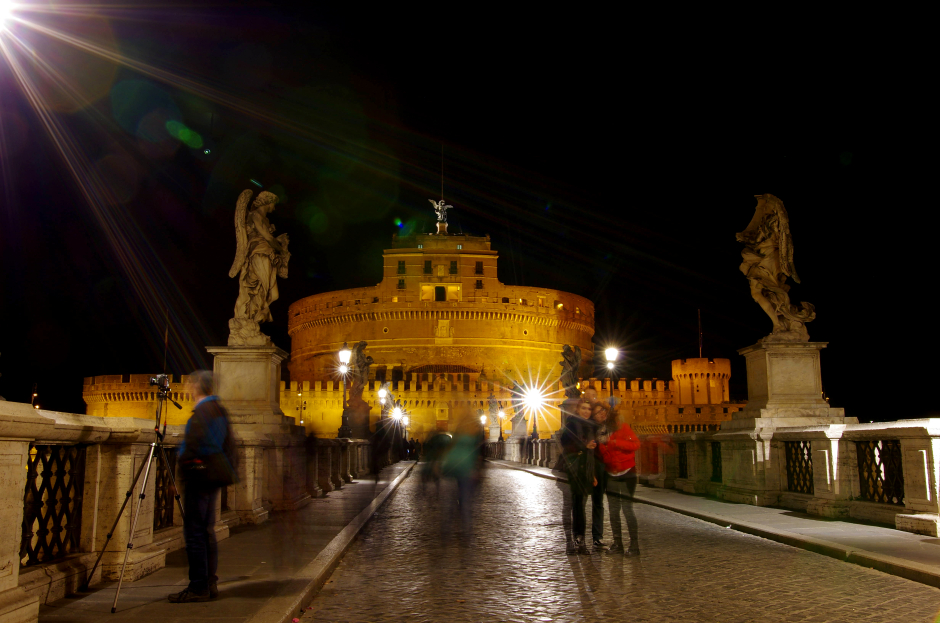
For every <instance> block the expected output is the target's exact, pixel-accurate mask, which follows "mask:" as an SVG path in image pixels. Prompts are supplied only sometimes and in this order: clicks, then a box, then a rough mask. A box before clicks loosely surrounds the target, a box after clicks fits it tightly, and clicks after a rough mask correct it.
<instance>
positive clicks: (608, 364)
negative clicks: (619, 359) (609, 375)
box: [607, 361, 614, 370]
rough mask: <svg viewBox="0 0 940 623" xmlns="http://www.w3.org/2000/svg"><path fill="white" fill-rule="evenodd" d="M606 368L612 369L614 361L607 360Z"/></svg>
mask: <svg viewBox="0 0 940 623" xmlns="http://www.w3.org/2000/svg"><path fill="white" fill-rule="evenodd" d="M607 369H608V370H613V369H614V362H613V361H608V362H607Z"/></svg>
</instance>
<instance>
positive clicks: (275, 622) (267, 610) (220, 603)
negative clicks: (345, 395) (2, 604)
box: [39, 461, 414, 623]
mask: <svg viewBox="0 0 940 623" xmlns="http://www.w3.org/2000/svg"><path fill="white" fill-rule="evenodd" d="M413 465H414V462H413V461H404V462H400V463H396V464H394V465H391V466H389V467H387V468H385V469H383V470H382V472H381V474H380V475H379V479H378V481H376V479H375V477H374V476H372V477H366V478H360V479H358V480H356V481H354V482H353V483H351V484H347V485H345V486H344V487H343V488H342V489H341V490H339V491H333V492H331V493H330V494H329V495H328V496H327V497H323V498H317V499H315V500H312V501H311V502H310V504H308V505H307V506H305V507H303V508H302V509H300V510H298V511H296V512H283V513H274V514H272V516H271V517H272V518H271V520H270V521H268V522H266V523H264V524H262V525H260V526H238V527H236V528H233V529H232V531H231V536H230V537H229V538H228V539H225V540H224V541H220V542H219V598H218V599H216V600H214V601H210V602H205V603H192V604H171V603H169V602H168V601H167V595H168V594H170V593H175V592H179V591H181V590H182V589H184V588H185V587H186V585H187V584H188V576H187V574H188V565H187V562H186V551H185V550H178V551H176V552H173V553H171V554H168V555H167V557H166V567H164V568H163V569H161V570H159V571H157V572H155V573H152V574H150V575H148V576H147V577H144V578H141V579H140V580H138V581H137V582H130V583H127V582H125V583H124V585H123V586H122V587H121V597H120V599H119V600H118V605H117V613H116V614H113V615H112V614H110V612H111V603H112V602H113V600H114V590H115V587H116V585H117V583H116V582H109V583H106V584H97V585H95V586H93V587H92V589H91V591H90V592H89V593H87V594H83V595H75V596H72V597H68V598H66V599H61V600H59V601H56V602H54V603H52V604H49V605H46V606H42V607H41V608H40V610H39V620H40V621H42V622H47V623H65V622H72V621H75V622H82V623H84V622H89V623H90V622H91V621H115V622H119V621H137V622H141V623H146V622H148V621H154V622H157V621H159V622H160V623H169V622H175V621H179V622H184V621H185V622H190V621H205V620H209V619H211V620H212V621H214V622H216V623H229V622H231V623H235V622H245V621H249V622H251V623H280V622H281V621H290V619H291V618H292V617H294V616H297V614H298V613H299V611H300V608H301V607H302V606H304V605H306V603H307V602H309V600H310V599H311V598H312V595H313V593H315V592H316V590H317V589H318V588H319V587H320V585H322V584H323V582H325V581H326V580H327V578H328V577H329V575H330V573H331V572H332V570H333V568H334V567H335V566H336V564H337V563H338V562H339V560H340V558H342V556H343V553H344V552H345V551H346V549H347V548H348V547H349V545H350V544H351V543H352V541H353V540H354V539H355V537H356V535H357V534H358V533H359V531H360V530H361V529H362V528H363V526H364V525H365V523H366V522H368V521H369V519H370V518H371V516H372V515H373V513H374V512H375V511H376V510H377V509H378V507H379V506H381V504H382V503H383V502H384V501H385V500H386V499H387V498H388V497H389V496H390V495H391V494H392V492H393V491H394V490H395V488H397V487H398V485H399V484H400V483H401V482H402V480H404V479H405V477H406V476H407V475H408V473H409V471H410V470H411V467H412V466H413Z"/></svg>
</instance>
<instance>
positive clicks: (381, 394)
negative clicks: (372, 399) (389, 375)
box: [379, 387, 388, 404]
mask: <svg viewBox="0 0 940 623" xmlns="http://www.w3.org/2000/svg"><path fill="white" fill-rule="evenodd" d="M386 396H388V390H387V389H385V388H384V387H383V388H382V389H380V390H379V398H381V399H382V404H385V397H386Z"/></svg>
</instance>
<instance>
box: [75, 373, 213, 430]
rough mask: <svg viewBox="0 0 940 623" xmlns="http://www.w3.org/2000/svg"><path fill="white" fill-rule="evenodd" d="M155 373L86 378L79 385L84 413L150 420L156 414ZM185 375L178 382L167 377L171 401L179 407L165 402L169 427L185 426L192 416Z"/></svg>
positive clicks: (191, 400)
mask: <svg viewBox="0 0 940 623" xmlns="http://www.w3.org/2000/svg"><path fill="white" fill-rule="evenodd" d="M154 376H156V374H125V375H121V374H109V375H103V376H89V377H86V378H85V379H84V381H83V383H82V398H83V399H84V400H85V405H86V408H85V413H86V414H87V415H93V416H97V417H132V418H139V419H142V420H152V419H154V418H155V416H156V412H157V404H158V401H157V392H156V389H157V388H156V387H154V386H153V385H151V384H150V379H151V378H152V377H154ZM188 378H189V377H188V376H187V375H185V374H184V375H182V376H181V377H180V379H179V380H178V381H174V380H173V375H170V398H172V399H173V400H175V401H176V402H178V403H179V404H180V406H182V407H183V408H182V409H177V408H176V407H175V406H173V405H172V404H170V403H169V402H167V403H166V406H165V407H164V412H163V417H164V418H165V419H166V421H167V423H168V424H170V425H184V424H186V421H187V420H188V419H189V416H190V415H192V413H193V407H194V406H195V403H194V402H193V399H192V395H191V394H189V393H188V392H187V389H186V385H187V382H188Z"/></svg>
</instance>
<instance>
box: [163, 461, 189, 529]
mask: <svg viewBox="0 0 940 623" xmlns="http://www.w3.org/2000/svg"><path fill="white" fill-rule="evenodd" d="M160 456H161V457H162V458H163V467H165V468H166V473H167V474H169V475H170V483H171V484H172V485H173V490H174V491H176V495H174V496H173V497H175V498H176V506H177V508H179V509H180V519H183V518H185V517H186V514H185V513H184V512H183V503H182V502H181V501H180V490H179V489H178V488H177V487H176V476H174V475H173V470H172V469H170V461H169V460H168V459H167V458H166V448H164V447H163V444H162V443H161V444H160Z"/></svg>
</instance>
